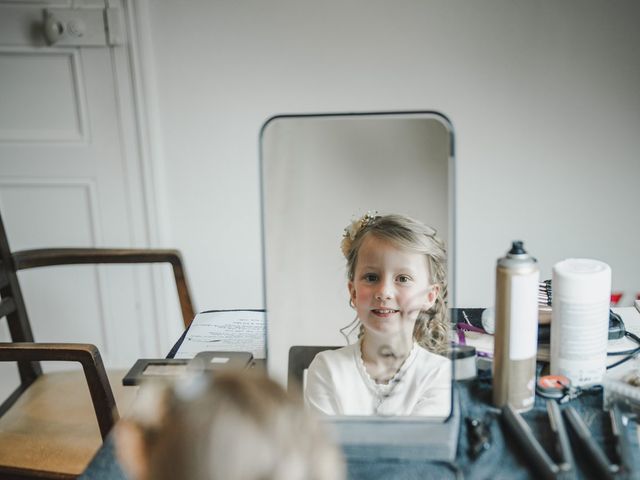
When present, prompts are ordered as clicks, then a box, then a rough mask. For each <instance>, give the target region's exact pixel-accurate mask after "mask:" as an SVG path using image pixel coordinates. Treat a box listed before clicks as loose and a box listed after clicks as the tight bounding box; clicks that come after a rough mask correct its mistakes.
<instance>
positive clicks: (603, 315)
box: [551, 258, 611, 387]
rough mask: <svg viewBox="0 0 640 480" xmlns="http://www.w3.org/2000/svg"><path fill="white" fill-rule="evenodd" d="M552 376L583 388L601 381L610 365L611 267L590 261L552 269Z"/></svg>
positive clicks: (561, 264) (571, 261) (572, 260)
mask: <svg viewBox="0 0 640 480" xmlns="http://www.w3.org/2000/svg"><path fill="white" fill-rule="evenodd" d="M551 285H552V288H553V294H552V306H551V307H552V308H551V317H552V320H551V373H552V374H560V375H564V376H565V377H567V378H569V380H571V383H572V385H574V386H577V387H581V386H585V385H593V384H597V383H601V382H602V378H603V377H604V374H605V371H606V368H607V367H606V364H607V342H608V338H609V335H608V333H609V303H610V301H611V268H610V267H609V265H607V264H606V263H604V262H600V261H598V260H591V259H588V258H570V259H567V260H563V261H562V262H558V263H556V264H555V265H554V266H553V279H552V280H551Z"/></svg>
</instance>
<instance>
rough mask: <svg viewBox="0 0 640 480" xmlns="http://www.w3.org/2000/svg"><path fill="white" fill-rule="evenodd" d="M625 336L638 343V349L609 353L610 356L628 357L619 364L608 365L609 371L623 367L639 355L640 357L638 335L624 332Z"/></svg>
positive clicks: (639, 338) (639, 339)
mask: <svg viewBox="0 0 640 480" xmlns="http://www.w3.org/2000/svg"><path fill="white" fill-rule="evenodd" d="M624 336H625V337H628V338H630V339H631V340H633V341H634V342H636V343H637V344H638V347H637V348H634V349H631V350H624V351H622V352H611V353H608V354H607V355H608V356H620V355H626V356H625V357H624V358H622V359H620V360H618V361H617V362H614V363H612V364H611V365H607V370H609V369H610V368H614V367H617V366H618V365H621V364H623V363H625V362H628V361H629V360H631V359H633V358H635V357H637V356H638V355H640V337H638V336H637V335H636V334H634V333H631V332H624Z"/></svg>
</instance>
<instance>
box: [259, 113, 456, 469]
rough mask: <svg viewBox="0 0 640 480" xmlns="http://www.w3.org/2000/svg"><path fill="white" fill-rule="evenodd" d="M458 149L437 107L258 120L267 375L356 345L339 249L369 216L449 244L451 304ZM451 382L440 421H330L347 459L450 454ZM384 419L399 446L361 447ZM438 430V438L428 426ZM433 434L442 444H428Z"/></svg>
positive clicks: (283, 373) (286, 374)
mask: <svg viewBox="0 0 640 480" xmlns="http://www.w3.org/2000/svg"><path fill="white" fill-rule="evenodd" d="M453 145H454V142H453V130H452V127H451V123H450V122H449V120H448V119H447V118H446V117H445V116H443V115H441V114H439V113H437V112H394V113H361V114H319V115H308V114H306V115H281V116H276V117H273V118H271V119H269V120H268V121H267V122H266V123H265V124H264V126H263V128H262V132H261V138H260V158H261V182H262V185H261V187H262V221H263V225H262V227H263V230H262V231H263V258H264V285H265V307H266V311H267V368H268V370H269V374H270V375H271V376H272V377H273V378H275V379H277V380H279V381H280V382H281V383H282V384H285V385H286V384H287V381H288V380H289V382H291V381H292V378H293V376H292V373H291V370H292V369H293V368H297V369H298V370H300V371H301V370H302V369H303V368H304V367H305V366H306V365H308V363H309V361H310V360H311V359H312V358H313V355H315V353H316V352H317V350H320V349H321V348H322V346H326V347H342V346H345V345H347V342H350V343H351V342H354V341H356V342H357V335H355V336H354V335H352V336H350V337H349V338H345V336H344V335H343V334H342V333H341V329H343V328H344V327H346V326H347V325H349V324H351V323H352V322H353V321H354V320H355V318H354V316H355V313H354V310H353V309H352V308H351V307H350V305H349V300H350V296H349V292H348V288H347V284H348V280H347V273H346V269H347V266H346V260H345V258H344V256H343V254H342V252H341V249H340V243H341V240H342V237H343V234H344V229H345V227H346V226H347V225H348V224H349V223H350V222H351V221H352V220H353V219H355V218H357V217H360V216H362V215H363V214H365V213H366V212H371V211H376V212H379V213H380V214H383V215H384V214H391V213H398V214H403V215H407V216H409V217H412V218H415V219H416V220H419V221H421V222H423V223H425V224H428V225H429V226H431V227H433V229H435V230H436V231H437V234H438V236H439V237H440V238H441V239H442V240H443V241H444V243H445V246H446V249H447V256H448V262H447V268H448V270H447V271H448V284H449V289H448V290H449V292H448V303H449V306H452V305H453V298H454V295H455V288H454V287H455V285H454V281H453V272H454V262H455V256H454V253H455V252H454V248H453V247H454V245H455V228H454V227H455V221H454V198H455V195H454V185H455V181H454V180H455V179H454V174H455V169H454V160H453V158H454V156H453V153H454V152H453ZM356 333H357V332H356ZM292 347H294V348H293V349H292ZM302 347H304V348H306V347H316V348H315V351H314V349H313V348H312V349H309V350H311V351H312V355H311V356H309V354H308V353H307V354H302V357H305V355H306V357H308V358H305V359H303V360H300V358H297V359H296V358H294V357H293V356H292V357H290V355H294V354H295V352H297V351H298V350H300V349H301V348H302ZM304 348H303V350H304ZM298 353H300V352H298ZM301 362H302V363H301ZM294 363H295V364H296V365H292V364H294ZM298 374H300V372H298ZM449 377H450V376H449ZM449 377H447V379H448V381H449V385H450V388H449V396H448V399H449V408H448V410H447V414H446V415H438V416H428V415H427V416H425V417H416V416H407V417H404V416H390V415H393V414H389V413H385V414H384V416H371V417H359V416H351V415H350V416H336V417H332V418H331V419H330V421H331V422H332V423H333V425H334V426H335V428H336V431H337V432H338V436H339V437H340V439H341V442H342V443H343V446H345V448H346V450H347V452H348V453H349V452H351V453H352V454H356V455H361V454H364V455H366V454H367V453H366V452H369V454H371V453H372V452H373V451H376V452H377V454H378V455H382V456H383V457H384V456H389V457H394V458H396V457H404V456H407V455H409V456H416V455H418V456H419V457H420V458H440V459H444V458H449V457H451V449H452V448H453V452H454V454H455V445H453V446H452V442H453V440H452V437H453V436H455V435H457V433H454V432H453V430H456V432H457V429H456V427H455V424H457V422H456V421H452V418H453V417H455V415H451V413H455V412H454V409H453V408H452V407H453V405H454V402H453V388H452V387H453V383H452V381H451V379H450V378H449ZM298 378H304V376H303V375H299V376H298ZM381 424H384V425H385V427H384V428H386V438H387V439H389V441H391V440H390V439H391V437H394V436H399V437H401V438H404V439H406V441H403V442H400V444H399V446H398V448H396V449H389V448H388V447H389V445H386V446H385V448H382V444H380V443H379V441H376V442H374V443H373V444H371V443H370V442H367V441H366V439H367V438H378V439H379V438H380V436H379V435H373V437H372V433H373V431H377V430H376V429H378V428H380V425H381ZM435 426H438V428H441V429H442V431H433V428H436V427H435ZM372 429H373V430H372ZM434 438H438V441H437V442H436V443H438V445H435V444H432V443H430V442H434V440H433V439H434ZM456 438H457V437H456ZM409 439H413V440H409ZM411 442H413V443H411ZM425 442H426V443H425ZM383 443H384V442H383ZM425 448H427V449H430V452H429V453H427V452H426V451H425Z"/></svg>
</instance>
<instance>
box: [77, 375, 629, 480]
mask: <svg viewBox="0 0 640 480" xmlns="http://www.w3.org/2000/svg"><path fill="white" fill-rule="evenodd" d="M456 388H457V389H458V391H459V393H460V401H461V414H462V417H463V418H462V421H461V427H460V428H461V431H460V436H459V441H458V452H457V456H456V461H455V464H451V465H447V464H443V463H433V462H425V461H397V462H394V461H373V462H372V461H359V460H350V461H349V462H348V474H349V479H351V480H376V479H385V480H386V479H392V478H400V479H407V480H412V479H416V480H417V479H424V478H442V479H448V478H450V479H455V478H465V479H478V480H479V479H487V478H491V479H509V480H519V479H529V478H539V476H540V475H539V474H538V473H537V472H536V471H535V470H533V469H532V466H531V464H530V462H528V461H527V457H526V455H525V454H524V452H523V451H522V450H521V448H520V447H519V446H518V445H517V444H515V442H514V441H513V440H512V439H511V438H505V436H504V434H503V432H504V429H503V427H502V425H501V421H500V419H499V415H498V413H497V412H498V410H497V409H494V408H492V407H491V380H490V379H488V378H478V379H474V380H469V381H464V382H457V384H456ZM545 402H546V401H545V400H544V399H543V398H541V397H536V402H535V406H534V408H533V409H532V410H531V411H529V412H526V413H524V414H523V417H524V419H525V421H526V422H527V424H528V425H529V426H530V427H531V429H532V431H533V433H534V435H535V437H536V438H537V439H538V441H539V442H540V443H541V445H542V446H543V448H544V449H545V450H546V451H547V452H548V453H549V454H550V456H551V457H552V458H553V453H552V452H553V448H552V433H551V430H550V428H549V421H548V418H547V413H546V403H545ZM570 405H572V406H573V407H574V408H575V409H576V410H577V412H578V413H579V414H580V416H581V417H582V419H583V420H584V421H585V423H586V424H587V426H588V427H589V429H590V431H591V433H592V436H593V439H594V440H595V441H596V443H597V444H598V445H599V446H601V447H602V448H603V449H604V451H605V453H606V454H607V456H608V457H609V458H614V457H613V445H612V442H611V427H610V424H609V416H608V415H607V414H605V412H603V410H602V392H601V391H596V392H590V393H583V394H582V395H581V396H580V397H578V398H577V399H575V400H572V401H571V402H570ZM466 416H472V417H477V418H481V419H489V428H490V431H491V436H492V446H491V448H490V449H489V450H487V451H486V452H484V453H482V454H481V455H480V456H479V457H478V458H477V459H475V460H473V459H472V458H471V457H470V455H469V451H468V449H469V442H468V437H467V426H466V424H465V422H464V418H465V417H466ZM626 433H627V437H628V439H629V441H630V443H631V445H632V449H633V451H634V453H635V454H636V455H635V456H634V471H635V472H640V449H639V447H638V438H637V434H636V423H635V422H633V421H630V422H629V424H628V425H627V432H626ZM573 453H574V456H575V459H576V463H577V466H578V471H577V478H597V477H596V474H597V473H596V471H595V470H594V469H593V467H591V465H590V463H589V458H588V456H587V455H586V454H585V452H581V451H580V450H579V449H577V447H576V446H575V445H573ZM247 455H248V456H250V452H247ZM80 479H83V480H127V477H126V476H125V475H124V473H123V472H122V469H121V468H120V466H119V465H118V463H117V461H116V460H115V455H114V445H113V438H112V436H109V437H108V438H107V440H106V441H105V443H104V445H103V446H102V448H101V449H100V450H99V451H98V453H97V455H96V456H95V458H94V459H93V460H92V462H91V463H90V465H89V467H88V468H87V470H86V471H85V472H84V474H83V475H82V476H81V477H80Z"/></svg>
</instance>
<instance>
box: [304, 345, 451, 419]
mask: <svg viewBox="0 0 640 480" xmlns="http://www.w3.org/2000/svg"><path fill="white" fill-rule="evenodd" d="M304 397H305V402H306V404H307V405H308V406H309V407H310V408H311V409H313V410H315V411H317V412H320V413H324V414H326V415H420V416H436V417H447V416H448V415H449V412H450V409H451V361H450V360H449V359H447V358H445V357H441V356H440V355H436V354H434V353H431V352H428V351H427V350H425V349H424V348H422V347H420V346H419V345H417V344H416V343H414V345H413V348H412V349H411V353H410V354H409V356H408V357H407V359H406V360H405V362H404V363H403V365H402V367H401V368H400V370H399V371H398V372H397V373H396V375H395V376H394V377H393V379H391V380H390V381H389V383H388V384H385V385H380V384H376V383H375V382H374V380H373V379H372V378H371V377H370V376H369V374H368V373H367V371H366V370H365V367H364V362H363V361H362V355H361V353H360V342H357V343H354V344H352V345H348V346H346V347H343V348H340V349H338V350H325V351H323V352H320V353H319V354H318V355H317V356H316V358H315V359H314V360H313V361H312V362H311V365H310V366H309V370H308V373H307V382H306V387H305V391H304Z"/></svg>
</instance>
